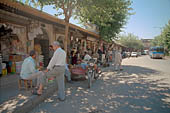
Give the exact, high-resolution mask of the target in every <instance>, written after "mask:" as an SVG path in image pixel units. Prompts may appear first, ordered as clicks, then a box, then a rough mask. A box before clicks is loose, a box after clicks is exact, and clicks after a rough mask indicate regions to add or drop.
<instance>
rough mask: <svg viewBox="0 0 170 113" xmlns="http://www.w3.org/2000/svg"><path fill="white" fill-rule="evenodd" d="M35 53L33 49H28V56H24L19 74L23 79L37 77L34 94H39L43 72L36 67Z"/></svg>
mask: <svg viewBox="0 0 170 113" xmlns="http://www.w3.org/2000/svg"><path fill="white" fill-rule="evenodd" d="M35 58H36V53H35V51H34V50H32V51H30V56H29V57H28V58H26V59H25V60H24V62H23V64H22V67H21V73H20V76H21V78H22V79H25V80H33V79H37V88H38V90H37V91H34V92H33V93H34V94H37V95H41V94H42V89H43V85H44V83H45V79H44V73H43V72H42V71H39V70H37V69H36V63H35Z"/></svg>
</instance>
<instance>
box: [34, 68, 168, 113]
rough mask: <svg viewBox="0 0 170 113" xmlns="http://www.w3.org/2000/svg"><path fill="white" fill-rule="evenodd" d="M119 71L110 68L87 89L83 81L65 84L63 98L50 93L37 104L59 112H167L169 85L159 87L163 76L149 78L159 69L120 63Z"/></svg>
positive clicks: (45, 110)
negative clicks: (60, 99) (153, 78)
mask: <svg viewBox="0 0 170 113" xmlns="http://www.w3.org/2000/svg"><path fill="white" fill-rule="evenodd" d="M123 68H124V70H123V71H121V72H114V71H113V67H109V68H107V69H105V71H103V73H102V76H101V77H100V78H99V79H98V80H97V81H94V82H93V85H92V88H90V89H88V88H87V81H81V82H75V83H74V84H66V100H65V101H64V102H59V101H58V100H56V94H54V95H53V96H52V97H51V98H49V100H52V102H50V101H46V102H45V103H43V104H42V105H41V110H40V109H39V108H36V109H37V110H35V111H34V112H36V111H38V112H42V111H43V112H48V113H52V112H53V111H58V112H63V113H67V112H69V113H170V87H169V84H166V83H164V84H163V83H161V84H163V85H165V86H164V87H162V86H160V83H159V81H162V80H163V79H162V78H160V79H156V80H150V78H148V77H149V76H154V75H155V76H157V75H159V74H160V72H158V71H156V70H152V69H148V68H144V67H139V66H129V65H128V66H123Z"/></svg>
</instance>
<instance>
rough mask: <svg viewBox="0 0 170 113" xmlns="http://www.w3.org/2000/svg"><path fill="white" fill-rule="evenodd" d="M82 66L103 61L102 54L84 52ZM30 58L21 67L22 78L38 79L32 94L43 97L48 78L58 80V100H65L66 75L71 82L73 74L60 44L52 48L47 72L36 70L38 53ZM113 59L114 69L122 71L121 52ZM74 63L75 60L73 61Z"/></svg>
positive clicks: (117, 52) (55, 43) (31, 54)
mask: <svg viewBox="0 0 170 113" xmlns="http://www.w3.org/2000/svg"><path fill="white" fill-rule="evenodd" d="M84 53H85V54H84V56H83V60H82V62H80V63H78V64H81V66H82V68H83V69H86V68H87V67H88V64H87V62H88V61H89V60H90V59H91V58H92V57H96V58H98V59H99V60H100V59H101V58H100V57H101V54H98V53H96V54H90V53H89V52H84ZM29 55H30V56H29V57H27V58H26V59H25V60H24V62H23V64H22V67H21V73H20V76H21V78H22V79H26V80H34V79H36V81H37V84H36V87H35V89H36V90H33V91H32V93H33V94H36V95H41V94H42V92H43V88H44V86H45V85H46V82H47V81H46V80H47V79H48V78H51V77H53V78H56V82H57V86H58V98H59V99H60V100H65V84H64V75H66V76H67V78H68V81H71V77H70V76H71V73H70V71H69V68H68V64H66V53H65V51H64V50H63V49H62V48H61V46H60V43H59V42H57V41H54V42H53V44H52V45H51V46H50V54H49V56H50V57H49V64H48V66H47V68H46V69H45V70H41V67H39V68H36V63H35V59H36V52H35V51H34V50H32V51H30V54H29ZM112 56H114V57H112V59H114V67H115V69H116V70H118V68H119V69H120V70H122V67H121V62H122V57H121V54H120V52H119V51H116V52H115V54H114V55H113V54H112ZM73 61H74V60H73ZM74 63H75V62H74Z"/></svg>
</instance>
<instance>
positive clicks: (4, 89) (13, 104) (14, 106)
mask: <svg viewBox="0 0 170 113" xmlns="http://www.w3.org/2000/svg"><path fill="white" fill-rule="evenodd" d="M18 79H19V75H17V74H15V75H7V76H4V77H1V78H0V113H27V112H29V111H30V110H31V109H32V108H34V107H35V106H36V105H38V104H39V103H41V102H43V101H44V100H45V99H46V98H47V97H49V96H51V95H52V94H53V93H54V92H55V91H56V89H57V87H56V85H55V82H54V83H50V84H49V85H48V86H47V89H46V90H44V92H43V94H42V95H41V96H36V95H32V94H31V89H30V90H28V91H26V90H25V89H22V90H19V89H18Z"/></svg>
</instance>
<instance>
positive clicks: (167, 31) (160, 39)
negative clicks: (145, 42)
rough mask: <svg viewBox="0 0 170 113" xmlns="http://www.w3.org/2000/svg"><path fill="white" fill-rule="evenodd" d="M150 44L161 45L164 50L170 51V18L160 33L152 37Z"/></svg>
mask: <svg viewBox="0 0 170 113" xmlns="http://www.w3.org/2000/svg"><path fill="white" fill-rule="evenodd" d="M152 44H153V45H154V46H163V47H164V48H165V50H166V51H170V20H169V21H168V24H166V25H165V26H164V27H163V30H162V32H161V34H160V35H158V36H156V37H154V40H153V42H152Z"/></svg>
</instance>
